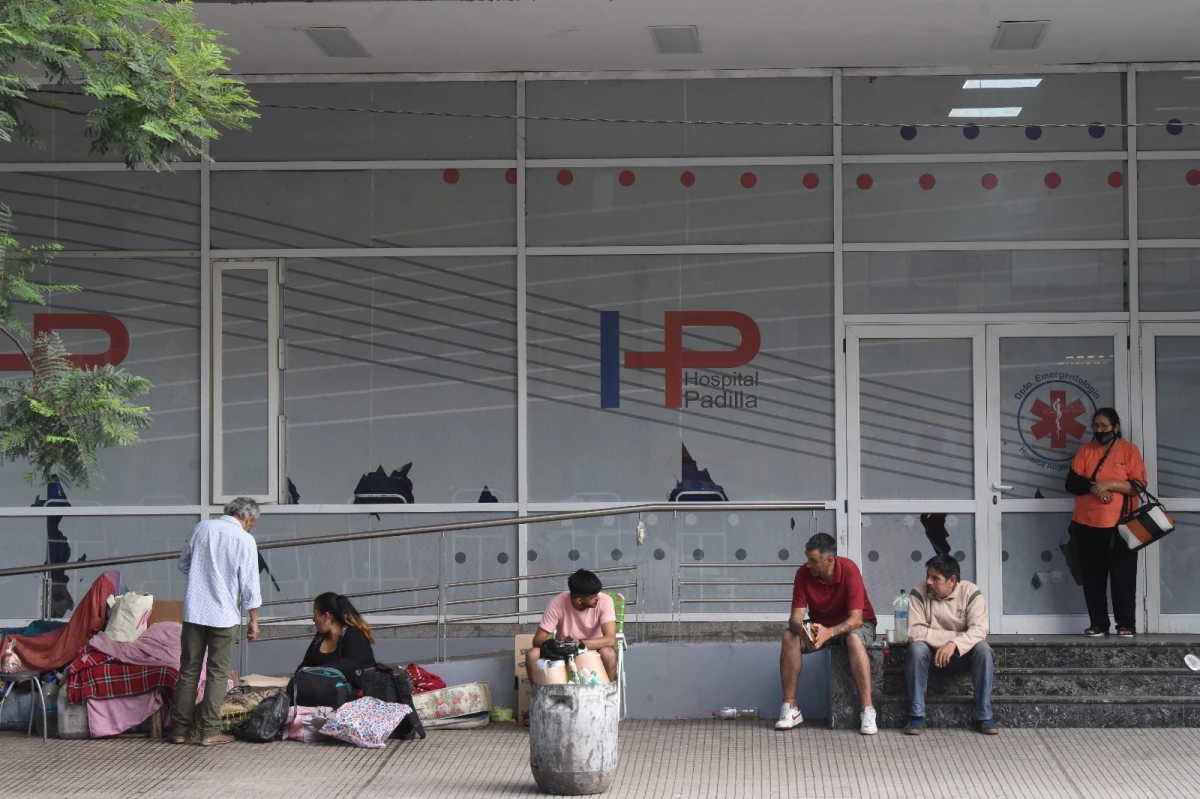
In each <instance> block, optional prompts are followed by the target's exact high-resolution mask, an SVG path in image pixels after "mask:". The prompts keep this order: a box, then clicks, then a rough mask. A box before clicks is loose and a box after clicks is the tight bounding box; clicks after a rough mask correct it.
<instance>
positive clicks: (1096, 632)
mask: <svg viewBox="0 0 1200 799" xmlns="http://www.w3.org/2000/svg"><path fill="white" fill-rule="evenodd" d="M1083 634H1084V635H1086V636H1087V637H1088V638H1103V637H1104V636H1106V635H1108V630H1101V629H1100V628H1099V627H1088V628H1087V629H1086V630H1084V631H1083Z"/></svg>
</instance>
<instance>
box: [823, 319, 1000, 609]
mask: <svg viewBox="0 0 1200 799" xmlns="http://www.w3.org/2000/svg"><path fill="white" fill-rule="evenodd" d="M846 353H847V359H846V361H847V388H848V392H847V398H848V413H847V422H848V428H847V433H848V437H849V473H848V481H847V488H848V494H847V496H848V503H847V511H848V522H849V524H848V531H849V540H848V541H847V542H845V543H846V546H844V547H841V548H840V549H841V550H844V551H843V552H842V554H846V555H848V556H849V557H850V558H852V559H853V560H854V561H855V562H856V563H858V564H859V566H860V567H861V568H862V572H863V579H864V581H865V582H866V586H867V594H868V596H869V597H870V599H871V604H872V605H873V606H874V608H875V612H876V614H877V615H878V616H879V629H880V630H881V631H884V630H887V631H891V629H892V602H893V601H894V600H895V598H896V596H897V595H898V594H899V593H900V592H901V591H909V590H911V589H912V588H914V587H915V586H917V585H918V584H919V583H921V582H922V581H923V580H924V577H925V561H927V560H929V559H930V558H931V557H933V556H934V555H935V554H939V553H947V554H950V555H952V556H953V557H954V558H955V559H956V560H958V561H959V563H960V565H961V569H962V575H963V578H964V579H966V580H970V581H972V582H976V583H980V584H981V585H985V586H986V585H987V583H988V578H987V568H988V565H989V559H988V557H987V555H986V552H987V550H986V547H985V546H984V545H983V544H984V542H986V540H987V531H986V527H987V517H988V510H987V507H988V506H987V502H988V498H989V496H990V494H989V492H988V490H987V485H986V482H985V480H986V476H987V475H986V452H987V441H986V437H985V431H986V425H985V421H984V420H985V401H984V400H985V396H986V395H985V370H984V365H983V364H984V328H983V326H982V325H974V326H970V327H960V326H949V325H929V326H914V325H904V326H899V325H887V326H868V325H861V326H860V325H851V326H850V327H849V329H848V336H847V347H846Z"/></svg>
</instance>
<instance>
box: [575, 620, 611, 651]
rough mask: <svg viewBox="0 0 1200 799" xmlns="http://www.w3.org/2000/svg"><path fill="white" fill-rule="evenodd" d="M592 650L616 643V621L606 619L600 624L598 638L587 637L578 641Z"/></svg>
mask: <svg viewBox="0 0 1200 799" xmlns="http://www.w3.org/2000/svg"><path fill="white" fill-rule="evenodd" d="M580 643H581V644H583V645H584V646H586V647H587V648H588V649H590V650H592V651H593V652H594V651H596V650H597V649H604V648H606V647H614V646H616V645H617V623H616V622H615V621H606V622H604V623H603V624H601V625H600V637H599V638H587V639H584V640H581V641H580Z"/></svg>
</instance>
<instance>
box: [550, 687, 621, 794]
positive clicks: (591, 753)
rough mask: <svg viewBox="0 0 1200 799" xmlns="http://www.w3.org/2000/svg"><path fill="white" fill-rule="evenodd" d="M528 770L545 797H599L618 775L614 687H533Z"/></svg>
mask: <svg viewBox="0 0 1200 799" xmlns="http://www.w3.org/2000/svg"><path fill="white" fill-rule="evenodd" d="M531 687H532V689H533V694H532V696H531V697H530V707H529V767H530V769H531V770H532V771H533V779H534V781H535V782H537V784H538V787H539V788H541V789H542V791H543V792H545V793H552V794H558V795H560V796H578V795H582V794H594V793H603V792H604V791H607V790H608V788H609V786H610V785H612V781H613V777H615V776H616V773H617V721H618V720H619V714H620V702H619V693H618V690H617V683H601V684H600V685H536V684H535V685H533V686H531Z"/></svg>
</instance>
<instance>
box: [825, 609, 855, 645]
mask: <svg viewBox="0 0 1200 799" xmlns="http://www.w3.org/2000/svg"><path fill="white" fill-rule="evenodd" d="M862 626H863V612H862V610H861V609H856V610H852V611H850V616H849V617H848V618H847V619H846V620H845V621H844V622H842V623H841V624H839V625H837V626H835V627H822V626H820V625H819V624H814V625H813V632H815V633H816V635H817V637H816V640H815V641H813V646H815V647H816V648H817V649H820V648H821V647H823V646H825V644H827V643H829V640H830V639H831V638H836V637H837V636H839V635H843V634H844V633H848V632H850V631H852V630H857V629H858V628H859V627H862Z"/></svg>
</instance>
